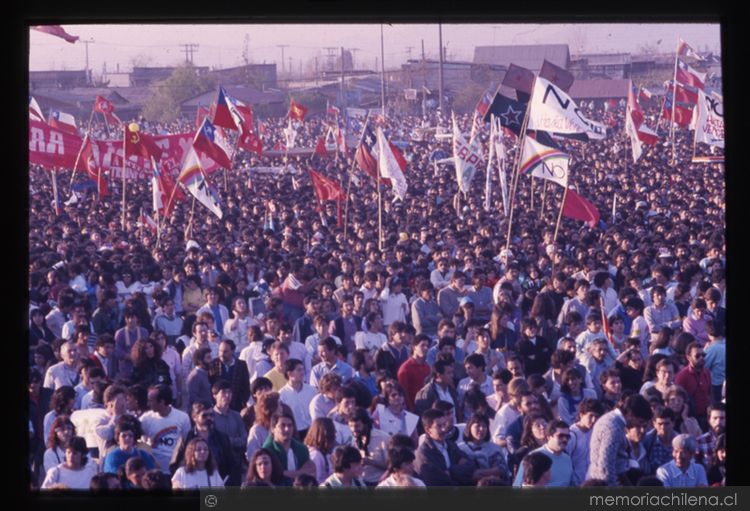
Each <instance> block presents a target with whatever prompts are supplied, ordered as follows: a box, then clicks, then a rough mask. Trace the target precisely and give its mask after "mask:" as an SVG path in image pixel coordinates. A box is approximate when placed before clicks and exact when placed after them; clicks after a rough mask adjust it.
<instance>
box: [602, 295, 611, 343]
mask: <svg viewBox="0 0 750 511" xmlns="http://www.w3.org/2000/svg"><path fill="white" fill-rule="evenodd" d="M599 310H601V313H602V330H604V335H606V336H607V340H608V341H609V343H610V344H611V345H612V346H614V345H615V340H614V338H613V337H612V329H611V328H610V326H609V318H607V312H606V311H605V310H604V297H603V296H602V294H601V293H599Z"/></svg>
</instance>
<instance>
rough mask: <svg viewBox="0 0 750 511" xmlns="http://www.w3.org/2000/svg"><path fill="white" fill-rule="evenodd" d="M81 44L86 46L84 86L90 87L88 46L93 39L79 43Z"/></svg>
mask: <svg viewBox="0 0 750 511" xmlns="http://www.w3.org/2000/svg"><path fill="white" fill-rule="evenodd" d="M81 42H82V43H83V44H85V45H86V84H87V85H91V71H90V70H89V44H91V43H93V42H94V40H93V39H89V40H88V41H81Z"/></svg>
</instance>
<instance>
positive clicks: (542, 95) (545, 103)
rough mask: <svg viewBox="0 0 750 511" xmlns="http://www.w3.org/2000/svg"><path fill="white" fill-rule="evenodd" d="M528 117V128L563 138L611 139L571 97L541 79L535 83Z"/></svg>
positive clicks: (603, 127)
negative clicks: (588, 117) (571, 136)
mask: <svg viewBox="0 0 750 511" xmlns="http://www.w3.org/2000/svg"><path fill="white" fill-rule="evenodd" d="M528 115H529V120H528V126H527V128H528V129H530V130H541V131H549V132H552V133H556V134H560V135H574V134H583V135H585V136H586V137H588V139H593V140H601V139H603V138H605V137H606V136H607V128H606V126H604V124H602V123H599V122H594V121H591V120H589V119H586V118H585V117H584V116H583V114H582V113H581V111H580V110H579V109H578V106H577V105H576V104H575V102H574V101H573V99H571V97H570V96H568V94H566V93H565V92H564V91H563V90H562V89H560V88H559V87H557V86H556V85H554V84H553V83H551V82H549V81H547V80H545V79H544V78H541V77H537V78H536V80H535V82H534V90H533V94H532V97H531V104H530V105H529V113H528Z"/></svg>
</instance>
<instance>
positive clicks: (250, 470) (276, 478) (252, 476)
mask: <svg viewBox="0 0 750 511" xmlns="http://www.w3.org/2000/svg"><path fill="white" fill-rule="evenodd" d="M261 456H268V458H269V459H270V460H271V482H272V483H273V484H280V483H281V482H282V480H283V479H284V468H283V467H282V466H281V461H280V460H279V458H278V456H276V455H275V454H274V453H273V452H271V451H270V450H269V449H266V448H265V447H261V448H260V449H258V450H257V451H255V452H254V453H253V455H252V457H251V458H250V461H249V463H248V464H247V475H246V476H245V481H246V482H248V483H250V482H256V481H260V480H261V478H260V475H259V474H258V470H257V468H256V467H255V462H256V461H258V458H260V457H261Z"/></svg>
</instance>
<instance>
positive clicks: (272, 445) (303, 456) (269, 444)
mask: <svg viewBox="0 0 750 511" xmlns="http://www.w3.org/2000/svg"><path fill="white" fill-rule="evenodd" d="M263 447H264V448H266V449H268V450H269V451H271V452H272V453H274V454H275V455H276V456H277V457H278V459H279V461H280V462H281V467H282V468H283V469H284V470H288V467H289V463H288V461H287V459H286V450H285V449H284V447H283V446H282V445H281V444H280V443H278V442H276V441H275V440H274V439H273V435H268V438H266V441H265V442H263ZM291 449H292V453H293V454H294V463H295V465H296V467H297V469H298V470H299V469H300V467H302V465H304V464H305V463H307V461H308V460H309V459H310V452H309V451H308V450H307V447H306V446H305V444H303V443H302V442H300V441H299V440H297V439H296V438H292V445H291Z"/></svg>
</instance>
